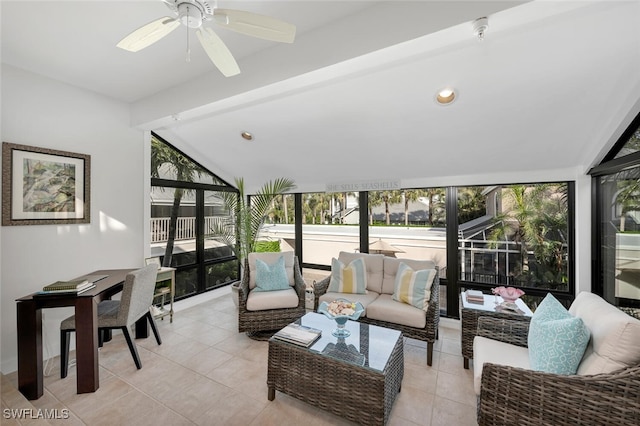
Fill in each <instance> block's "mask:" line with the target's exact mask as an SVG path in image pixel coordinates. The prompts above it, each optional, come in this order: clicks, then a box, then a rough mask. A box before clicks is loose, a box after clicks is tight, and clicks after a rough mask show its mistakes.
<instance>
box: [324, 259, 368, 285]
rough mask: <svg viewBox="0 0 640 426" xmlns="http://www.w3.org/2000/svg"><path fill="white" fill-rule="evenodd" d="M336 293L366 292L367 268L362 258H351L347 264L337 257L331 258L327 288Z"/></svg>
mask: <svg viewBox="0 0 640 426" xmlns="http://www.w3.org/2000/svg"><path fill="white" fill-rule="evenodd" d="M327 291H333V292H337V293H352V294H354V293H356V294H365V293H366V292H367V268H366V264H365V263H364V259H363V258H361V257H360V258H358V259H355V260H353V261H352V262H351V263H349V264H348V265H347V266H345V265H344V263H342V262H340V261H339V260H338V259H336V258H333V259H331V281H330V282H329V289H328V290H327Z"/></svg>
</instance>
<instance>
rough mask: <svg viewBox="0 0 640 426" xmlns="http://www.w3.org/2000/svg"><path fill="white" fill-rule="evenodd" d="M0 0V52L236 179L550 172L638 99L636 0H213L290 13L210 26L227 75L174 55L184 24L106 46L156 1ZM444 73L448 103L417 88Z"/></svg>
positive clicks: (446, 180) (415, 180) (594, 144)
mask: <svg viewBox="0 0 640 426" xmlns="http://www.w3.org/2000/svg"><path fill="white" fill-rule="evenodd" d="M0 5H1V10H0V13H1V15H2V45H1V48H2V51H1V52H2V62H3V63H6V64H9V65H12V66H15V67H18V68H23V69H26V70H28V71H33V72H36V73H39V74H43V75H46V76H49V77H51V78H54V79H57V80H61V81H63V82H67V83H69V84H73V85H76V86H80V87H83V88H85V89H88V90H91V91H95V92H98V93H101V94H103V95H105V96H109V97H113V98H116V99H118V100H121V101H123V102H127V103H130V104H131V111H132V115H131V122H132V126H136V127H138V128H140V129H145V130H153V131H155V132H157V133H158V134H160V135H161V136H163V137H164V138H166V139H167V140H168V141H169V142H171V143H173V144H174V145H176V146H177V147H179V148H181V149H182V150H183V151H185V152H186V153H187V154H189V155H191V156H193V157H194V158H195V159H196V160H198V161H199V162H200V163H201V164H203V165H204V166H206V167H209V168H210V169H211V170H212V171H213V172H214V173H217V174H219V175H220V176H221V177H222V178H224V179H227V180H232V178H233V176H243V177H245V180H246V181H247V183H248V184H249V185H248V186H249V188H250V189H251V188H252V187H257V186H259V185H260V184H261V183H262V182H263V181H265V180H266V179H270V178H274V177H280V176H286V177H291V178H293V179H294V180H295V181H296V182H297V183H298V187H299V188H300V189H301V190H304V191H308V190H318V191H321V190H324V186H325V184H326V183H333V182H350V181H362V180H367V179H400V180H402V182H403V185H405V186H407V187H410V186H423V185H442V184H458V183H464V184H475V183H477V184H488V183H498V182H493V181H495V180H500V179H503V178H504V179H509V180H510V181H517V180H518V176H522V179H523V180H529V179H531V177H532V176H535V178H536V179H541V180H543V179H545V178H544V176H545V173H546V171H549V174H548V175H549V176H551V178H553V179H557V178H558V177H559V176H560V175H561V174H562V173H560V174H558V170H574V169H575V170H578V172H577V173H583V172H584V171H585V170H586V169H588V167H589V166H590V165H592V164H593V163H594V161H597V160H598V159H599V158H600V156H601V155H602V153H603V152H604V151H605V150H606V149H607V148H608V147H609V146H610V145H611V143H612V142H613V141H614V139H615V138H616V137H617V136H618V135H619V133H620V131H621V130H622V128H623V127H624V126H625V125H626V124H628V122H629V121H630V119H631V118H632V117H633V116H634V115H635V114H637V113H638V111H639V109H640V25H639V24H638V23H639V22H640V1H639V0H631V1H597V2H578V1H535V2H507V1H494V2H484V1H466V2H462V1H448V2H434V1H386V2H372V1H327V0H321V1H312V0H309V1H305V0H297V1H267V0H263V1H259V2H258V1H241V0H235V1H234V0H228V1H222V0H221V1H219V2H218V5H219V6H220V7H226V8H234V9H243V10H248V11H252V12H256V13H261V14H265V15H270V16H274V17H276V18H279V19H283V20H285V21H288V22H291V23H293V24H295V25H296V26H297V28H298V31H297V36H296V42H295V43H294V44H291V45H289V44H278V43H272V42H267V41H263V40H258V39H255V38H251V37H247V36H243V35H239V34H236V33H232V32H229V31H225V30H223V29H220V30H219V31H217V33H218V34H219V35H220V37H221V38H222V39H223V40H224V41H225V43H227V45H228V47H229V49H230V50H231V52H232V53H233V54H234V56H235V57H236V59H237V60H238V63H239V65H240V68H241V70H242V73H241V74H240V75H238V76H235V77H230V78H225V77H223V76H222V75H221V74H220V73H219V72H218V71H217V70H216V69H215V68H214V67H213V65H212V64H211V63H210V62H209V60H208V59H207V57H206V55H205V54H204V52H203V51H202V49H201V48H200V46H199V45H197V40H196V39H195V37H193V35H192V39H191V41H192V49H191V62H189V63H187V62H185V55H186V54H185V49H186V30H185V29H184V28H180V29H178V30H176V31H174V32H173V33H171V34H170V35H169V36H167V37H166V38H164V39H162V40H160V41H159V42H157V43H156V44H154V45H153V46H151V47H149V48H147V49H144V50H143V51H141V52H138V53H130V52H126V51H122V50H120V49H117V48H116V47H115V44H116V43H117V42H118V40H119V39H120V38H122V37H123V36H124V35H126V34H128V33H129V32H131V31H132V30H133V29H135V28H137V27H139V26H141V25H142V24H145V23H147V22H150V21H152V20H154V19H157V18H159V17H161V16H168V15H170V11H169V9H167V8H166V6H165V5H164V4H163V2H162V1H159V0H157V1H127V2H123V1H114V0H111V1H67V2H61V1H43V2H33V1H17V2H12V1H2V2H1V3H0ZM480 16H488V18H489V29H488V31H487V34H486V37H485V40H484V41H482V42H480V41H478V40H476V39H475V38H474V36H473V34H472V28H471V22H472V21H473V20H474V19H475V18H478V17H480ZM214 28H215V27H214ZM194 42H195V43H194ZM444 86H452V87H455V89H456V90H457V91H458V93H459V98H458V99H457V100H456V102H455V103H453V104H452V105H449V106H446V107H442V106H439V105H436V103H435V102H434V101H433V97H434V95H435V92H436V91H437V90H438V89H440V88H442V87H444ZM176 119H178V120H176ZM245 130H246V131H250V132H252V133H253V134H254V135H255V140H254V141H252V142H246V141H244V140H242V139H241V138H240V132H242V131H245Z"/></svg>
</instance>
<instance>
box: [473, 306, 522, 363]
mask: <svg viewBox="0 0 640 426" xmlns="http://www.w3.org/2000/svg"><path fill="white" fill-rule="evenodd" d="M460 306H462V303H460ZM480 317H488V318H494V319H498V320H509V321H520V322H523V323H525V324H526V325H525V326H526V331H523V330H520V331H517V330H516V329H514V333H516V334H515V335H514V336H513V337H514V340H512V341H510V343H513V344H518V345H519V346H527V339H526V333H528V328H529V327H528V325H529V322H530V321H531V317H528V316H525V315H516V314H507V313H502V312H489V311H482V310H480V309H468V308H462V309H461V310H460V319H461V328H462V331H461V334H460V343H461V346H462V356H463V357H464V358H465V360H469V359H471V358H473V338H474V337H476V335H477V334H478V331H477V330H478V318H480ZM522 332H524V333H525V336H524V337H525V338H524V342H523V343H518V340H519V335H518V333H519V334H521V333H522ZM486 337H490V336H486ZM496 340H499V339H496ZM465 366H466V363H465Z"/></svg>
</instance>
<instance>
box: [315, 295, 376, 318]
mask: <svg viewBox="0 0 640 426" xmlns="http://www.w3.org/2000/svg"><path fill="white" fill-rule="evenodd" d="M377 298H378V293H376V292H375V291H367V292H366V293H365V294H344V293H336V292H334V291H328V292H326V293H325V294H323V295H322V296H320V298H319V299H318V302H319V303H322V302H327V303H331V302H333V301H334V300H336V299H347V300H349V301H351V302H360V303H361V304H362V306H364V312H363V313H362V316H367V307H368V306H369V305H370V304H371V303H372V302H373V301H374V300H376V299H377Z"/></svg>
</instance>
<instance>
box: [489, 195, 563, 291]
mask: <svg viewBox="0 0 640 426" xmlns="http://www.w3.org/2000/svg"><path fill="white" fill-rule="evenodd" d="M567 191H568V188H567V186H566V185H565V184H560V185H555V184H539V185H531V186H526V185H513V186H509V187H507V188H504V189H503V191H502V194H503V197H504V203H503V208H504V209H505V211H503V212H502V213H501V214H499V215H497V216H496V218H495V220H494V224H495V226H494V228H493V231H492V232H491V234H490V235H489V239H490V240H491V241H493V243H492V245H495V244H498V242H499V241H500V240H505V239H508V240H511V241H514V242H515V243H516V244H517V245H518V247H519V248H520V268H519V269H520V270H519V271H515V272H516V274H517V275H518V276H519V279H520V281H522V282H523V283H524V282H526V283H527V284H534V285H535V284H537V283H550V284H554V283H556V284H560V283H564V282H565V281H566V278H567V275H566V274H567V272H566V271H567V255H566V249H565V248H566V244H567V236H566V231H567V226H568V217H567V211H568V208H567V195H566V194H567ZM529 253H533V255H534V259H535V264H536V268H535V273H534V272H532V271H531V268H530V260H529Z"/></svg>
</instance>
